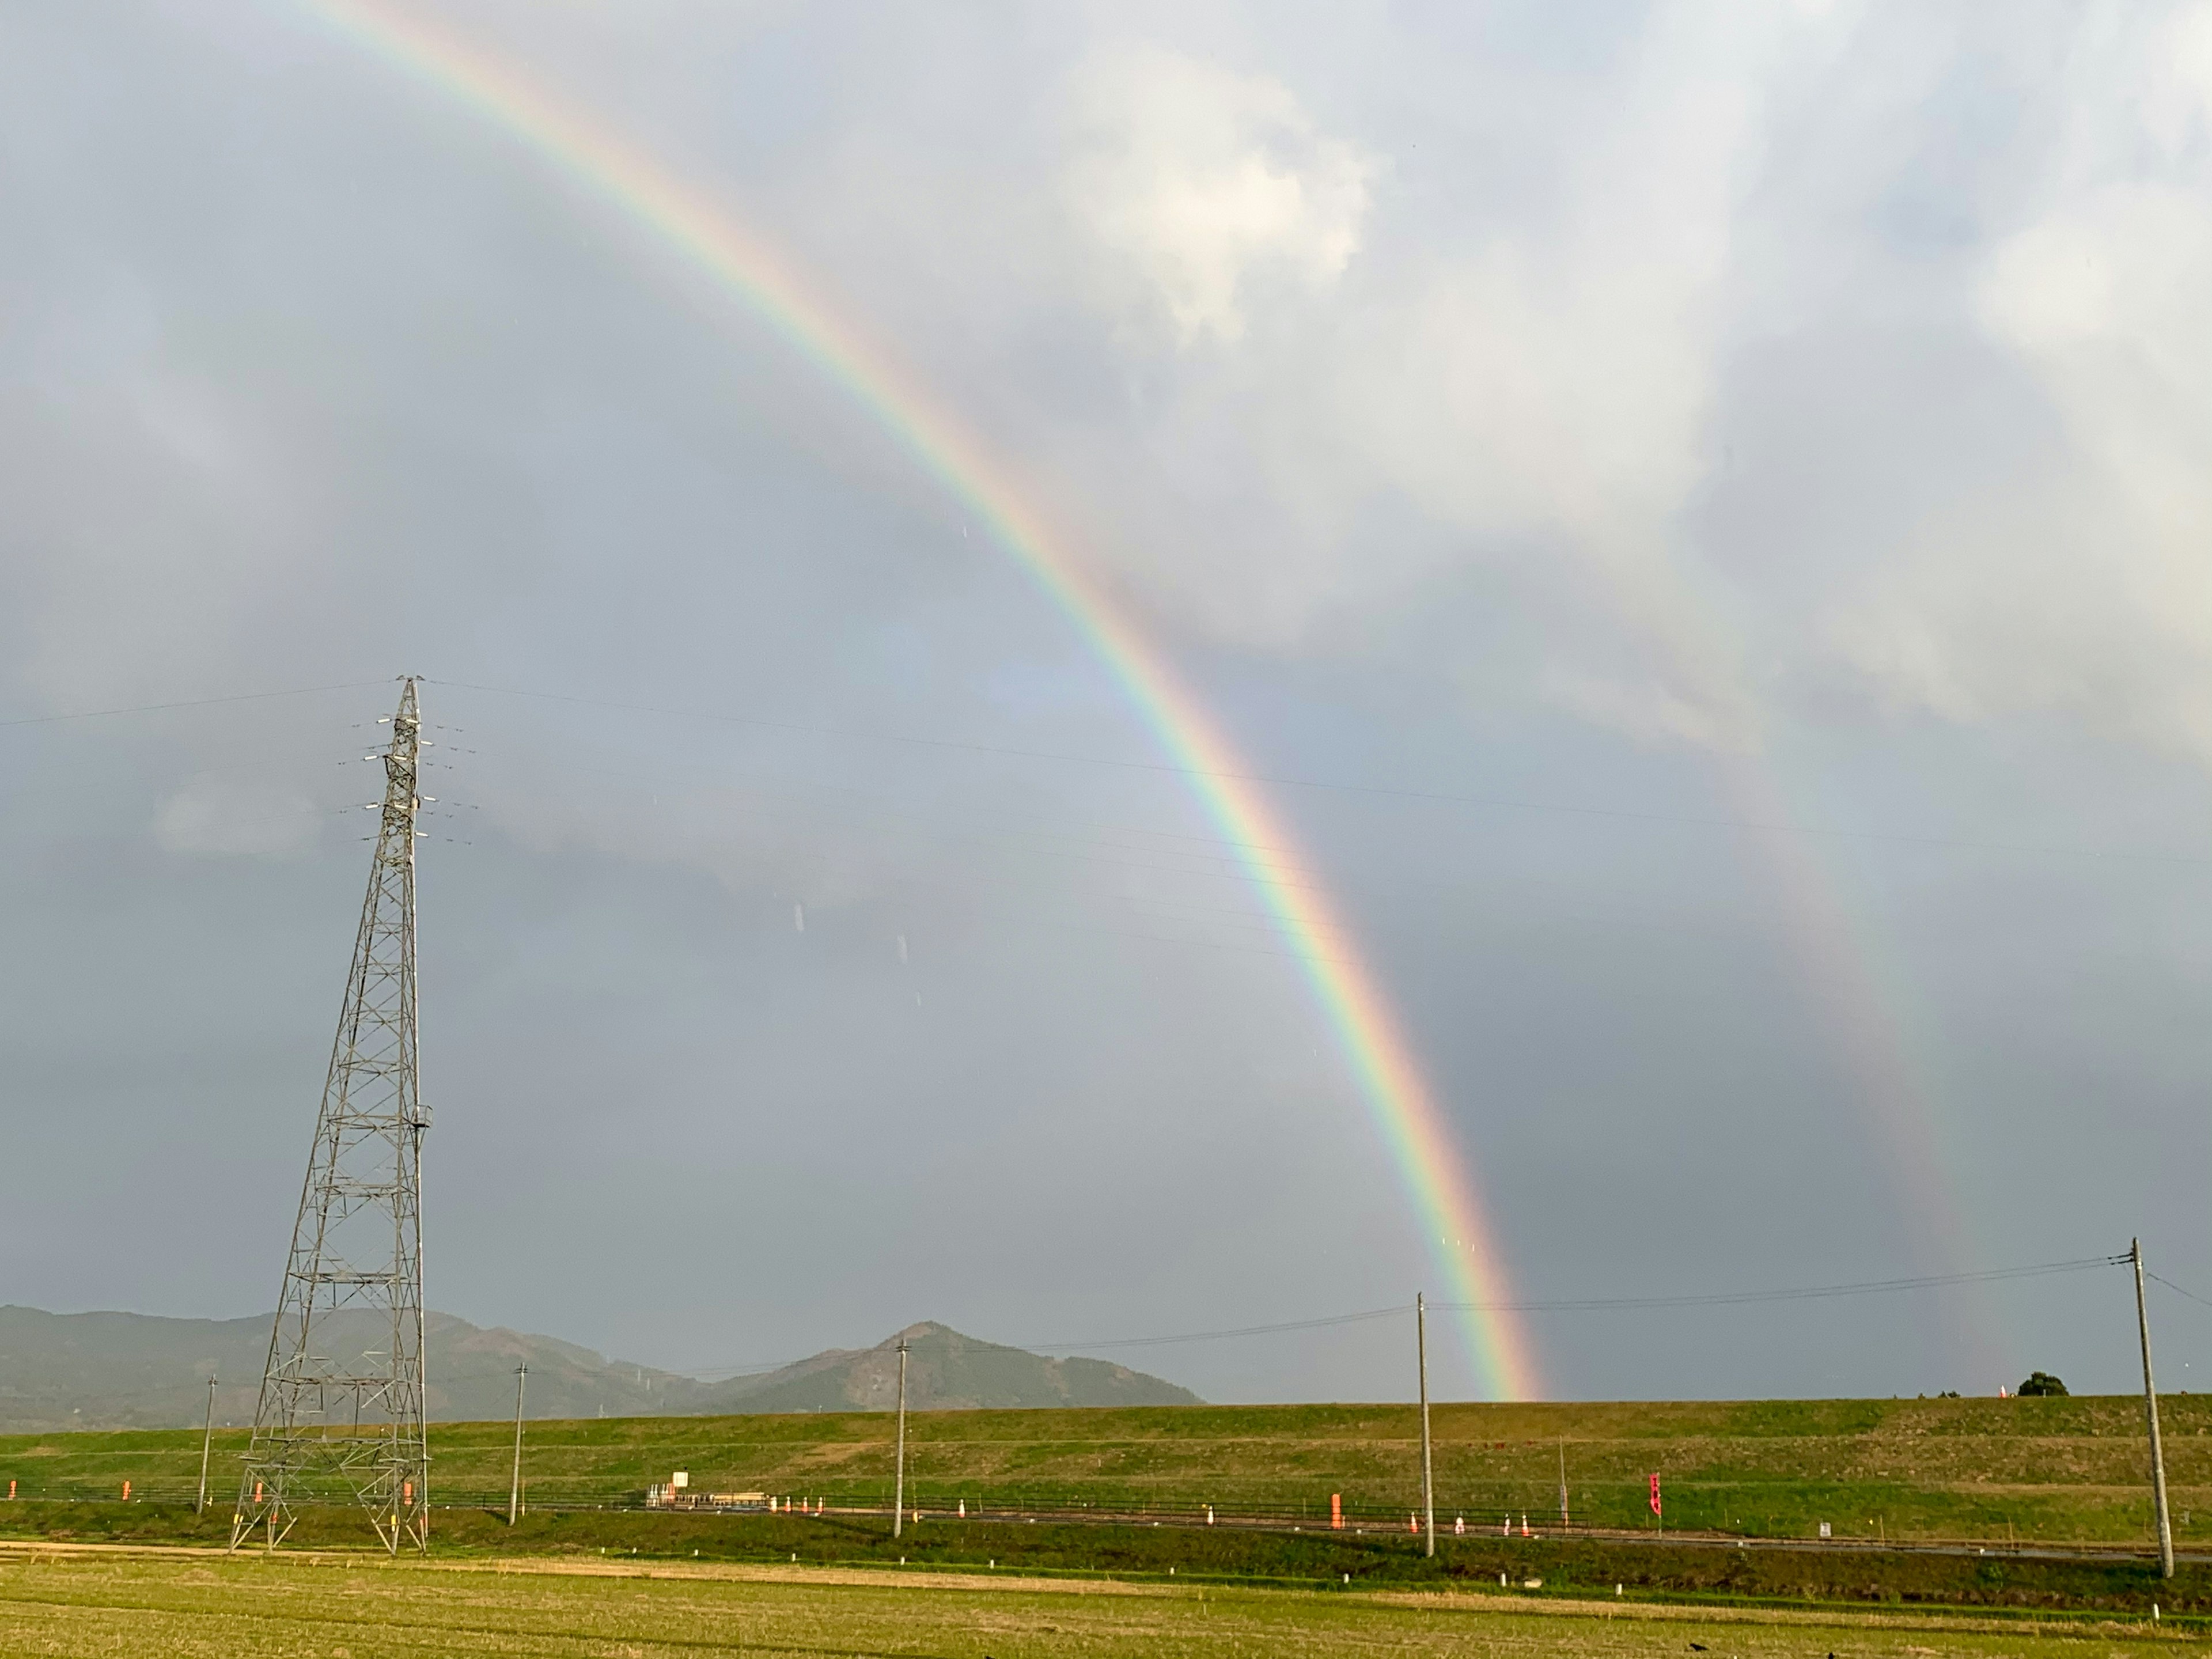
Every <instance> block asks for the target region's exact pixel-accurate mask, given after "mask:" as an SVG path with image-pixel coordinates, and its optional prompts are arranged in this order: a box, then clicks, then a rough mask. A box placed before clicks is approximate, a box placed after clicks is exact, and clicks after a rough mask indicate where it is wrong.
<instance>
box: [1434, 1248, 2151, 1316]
mask: <svg viewBox="0 0 2212 1659" xmlns="http://www.w3.org/2000/svg"><path fill="white" fill-rule="evenodd" d="M2132 1259H2133V1258H2131V1257H2129V1256H2125V1255H2093V1256H2083V1257H2081V1258H2080V1259H2079V1260H2077V1261H2045V1262H2040V1263H2038V1264H2037V1265H2035V1266H2033V1267H1991V1268H1989V1269H1986V1270H1984V1271H1983V1272H1980V1273H1928V1274H1923V1275H1922V1276H1921V1277H1919V1278H1916V1279H1867V1280H1863V1281H1862V1282H1860V1283H1857V1284H1853V1285H1810V1286H1807V1287H1804V1288H1801V1289H1797V1290H1788V1291H1720V1292H1717V1293H1714V1294H1711V1295H1704V1296H1619V1297H1585V1298H1582V1299H1577V1300H1561V1301H1547V1302H1439V1303H1437V1304H1435V1305H1437V1307H1439V1308H1450V1309H1453V1310H1455V1311H1457V1312H1460V1313H1603V1312H1608V1311H1611V1310H1615V1309H1620V1310H1629V1309H1635V1308H1722V1307H1734V1306H1737V1305H1740V1304H1744V1303H1752V1302H1812V1301H1819V1300H1823V1299H1825V1298H1826V1297H1838V1296H1876V1295H1881V1294H1883V1293H1885V1292H1888V1291H1929V1290H1936V1289H1939V1288H1941V1287H1942V1286H1944V1285H1988V1284H1993V1283H1996V1281H1998V1280H2001V1279H2041V1278H2046V1277H2048V1276H2050V1275H2051V1274H2054V1273H2087V1272H2089V1271H2090V1270H2091V1269H2093V1268H2097V1267H2125V1266H2126V1265H2127V1264H2128V1263H2129V1262H2130V1261H2131V1260H2132Z"/></svg>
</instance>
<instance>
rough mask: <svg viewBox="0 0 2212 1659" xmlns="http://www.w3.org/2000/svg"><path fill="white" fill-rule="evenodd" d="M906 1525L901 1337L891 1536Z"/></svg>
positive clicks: (903, 1352)
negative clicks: (896, 1451) (896, 1447)
mask: <svg viewBox="0 0 2212 1659" xmlns="http://www.w3.org/2000/svg"><path fill="white" fill-rule="evenodd" d="M905 1525H906V1339H905V1338H904V1337H901V1338H899V1407H898V1453H897V1467H896V1471H895V1472H894V1473H893V1474H892V1476H891V1536H892V1537H894V1538H896V1537H897V1536H898V1535H899V1534H900V1531H901V1530H902V1528H904V1527H905Z"/></svg>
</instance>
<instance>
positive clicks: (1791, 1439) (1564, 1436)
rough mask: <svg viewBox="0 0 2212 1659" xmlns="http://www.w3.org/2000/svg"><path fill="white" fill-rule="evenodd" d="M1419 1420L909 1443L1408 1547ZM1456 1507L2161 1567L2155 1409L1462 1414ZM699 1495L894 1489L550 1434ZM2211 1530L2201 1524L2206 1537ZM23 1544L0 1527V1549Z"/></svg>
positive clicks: (859, 1477)
mask: <svg viewBox="0 0 2212 1659" xmlns="http://www.w3.org/2000/svg"><path fill="white" fill-rule="evenodd" d="M2163 1411H2164V1415H2165V1421H2166V1444H2167V1468H2168V1477H2169V1480H2170V1481H2171V1483H2172V1490H2173V1494H2174V1495H2173V1508H2174V1515H2175V1521H2176V1523H2177V1533H2178V1537H2179V1541H2180V1542H2181V1544H2182V1546H2183V1547H2184V1548H2188V1547H2191V1546H2192V1545H2195V1544H2200V1543H2207V1542H2212V1433H2208V1431H2212V1406H2208V1404H2207V1402H2206V1401H2205V1399H2204V1397H2203V1396H2199V1395H2177V1396H2174V1397H2172V1398H2171V1399H2169V1400H2168V1401H2165V1402H2164V1403H2163ZM1418 1432H1419V1431H1418V1425H1417V1421H1416V1418H1415V1414H1414V1413H1413V1410H1412V1409H1411V1408H1410V1407H1401V1406H1280V1407H1212V1406H1196V1407H1142V1408H1130V1409H1113V1410H1090V1411H1009V1412H943V1413H918V1414H916V1415H915V1416H913V1417H912V1418H910V1419H909V1420H908V1458H909V1462H908V1491H909V1492H910V1493H911V1494H912V1501H914V1502H915V1503H917V1504H921V1506H922V1507H923V1508H924V1509H925V1510H938V1509H944V1510H949V1509H951V1508H953V1507H954V1506H955V1505H956V1504H957V1502H958V1501H960V1500H961V1499H963V1498H964V1499H966V1500H967V1501H968V1502H969V1504H971V1505H986V1506H990V1507H1001V1506H1009V1507H1010V1506H1017V1505H1024V1504H1034V1505H1055V1506H1056V1505H1077V1504H1091V1505H1095V1506H1097V1507H1100V1508H1105V1509H1123V1510H1142V1511H1146V1512H1149V1513H1152V1514H1158V1515H1162V1516H1176V1515H1182V1516H1194V1515H1196V1514H1197V1513H1198V1512H1199V1511H1200V1509H1201V1508H1202V1507H1203V1506H1204V1505H1206V1504H1213V1505H1215V1506H1217V1507H1218V1509H1219V1510H1222V1511H1223V1512H1224V1513H1225V1514H1266V1515H1272V1516H1281V1517H1284V1518H1285V1519H1288V1520H1291V1521H1294V1522H1295V1521H1300V1520H1303V1521H1304V1522H1308V1523H1310V1522H1316V1521H1318V1520H1320V1519H1321V1518H1322V1517H1323V1516H1326V1515H1327V1513H1328V1499H1329V1495H1330V1494H1331V1493H1332V1492H1341V1493H1342V1494H1343V1495H1344V1498H1345V1501H1346V1505H1347V1507H1348V1509H1349V1510H1351V1512H1352V1514H1353V1515H1354V1516H1357V1517H1360V1518H1361V1519H1363V1520H1364V1522H1366V1523H1367V1524H1370V1525H1379V1526H1384V1527H1388V1526H1391V1525H1402V1523H1403V1519H1404V1517H1405V1516H1406V1514H1407V1510H1409V1509H1410V1507H1411V1506H1412V1505H1413V1503H1414V1502H1415V1500H1416V1498H1417V1497H1418V1493H1419V1480H1418V1466H1419V1455H1418V1449H1419V1440H1418ZM1435 1432H1436V1437H1437V1456H1436V1468H1437V1504H1438V1510H1439V1514H1440V1516H1441V1517H1443V1519H1444V1520H1445V1522H1446V1523H1447V1524H1449V1521H1450V1519H1451V1518H1452V1517H1454V1516H1459V1515H1462V1514H1463V1515H1465V1516H1467V1518H1468V1523H1469V1525H1470V1527H1475V1528H1491V1529H1493V1530H1494V1529H1495V1528H1497V1526H1498V1523H1499V1521H1500V1519H1501V1518H1502V1517H1503V1516H1506V1515H1508V1514H1510V1515H1511V1516H1513V1517H1514V1518H1515V1521H1516V1526H1517V1523H1518V1521H1519V1517H1520V1516H1522V1514H1524V1513H1525V1514H1526V1515H1527V1516H1528V1517H1529V1520H1530V1522H1531V1523H1532V1524H1533V1525H1535V1526H1537V1527H1538V1528H1541V1527H1542V1526H1543V1525H1544V1523H1545V1522H1547V1520H1548V1519H1551V1518H1554V1517H1556V1516H1557V1513H1558V1504H1559V1498H1558V1488H1559V1455H1560V1449H1561V1447H1562V1445H1564V1447H1565V1457H1566V1467H1567V1476H1568V1487H1569V1492H1570V1497H1571V1505H1572V1510H1573V1516H1574V1519H1575V1520H1576V1521H1577V1522H1587V1523H1591V1524H1595V1525H1601V1526H1607V1527H1616V1528H1648V1527H1650V1525H1651V1524H1652V1518H1651V1516H1650V1510H1649V1509H1648V1508H1647V1507H1646V1504H1645V1501H1644V1499H1645V1493H1646V1490H1647V1488H1646V1482H1647V1480H1648V1477H1649V1476H1650V1474H1651V1473H1652V1472H1654V1471H1657V1472H1658V1473H1659V1474H1661V1476H1662V1480H1663V1482H1664V1489H1665V1494H1666V1506H1667V1524H1668V1527H1669V1528H1680V1529H1683V1530H1692V1529H1695V1530H1711V1531H1718V1532H1728V1533H1735V1534H1745V1535H1748V1536H1752V1537H1796V1538H1806V1537H1810V1536H1812V1535H1813V1534H1815V1533H1816V1532H1817V1530H1818V1528H1819V1524H1820V1522H1823V1521H1826V1522H1829V1524H1830V1526H1831V1528H1832V1532H1833V1534H1834V1535H1835V1536H1836V1537H1838V1538H1839V1539H1844V1538H1850V1539H1860V1538H1864V1539H1873V1538H1877V1537H1879V1538H1887V1539H1895V1540H1911V1539H1931V1538H1950V1539H1976V1540H1988V1541H2017V1542H2020V1543H2023V1544H2025V1543H2030V1542H2102V1543H2112V1544H2123V1543H2124V1544H2141V1543H2142V1542H2143V1541H2146V1540H2147V1539H2148V1535H2149V1534H2148V1500H2147V1497H2146V1480H2145V1474H2144V1457H2145V1453H2144V1443H2143V1436H2142V1408H2141V1406H2140V1403H2139V1402H2137V1401H2135V1400H2133V1399H2130V1398H2129V1397H2126V1396H2118V1397H2100V1398H2074V1399H2056V1400H2039V1399H2031V1400H1986V1399H1975V1400H1911V1401H1754V1402H1691V1403H1661V1404H1599V1405H1566V1404H1561V1405H1511V1406H1490V1405H1445V1406H1441V1407H1437V1410H1436V1412H1435ZM512 1434H513V1430H512V1428H511V1426H510V1425H501V1424H498V1423H477V1424H441V1425H434V1426H433V1428H432V1431H431V1451H432V1456H433V1460H434V1461H433V1465H432V1494H433V1497H434V1498H435V1499H436V1501H437V1502H439V1503H440V1504H495V1505H497V1506H500V1507H502V1508H503V1507H504V1504H505V1501H506V1496H507V1473H508V1457H509V1455H510V1449H511V1443H512ZM199 1440H200V1437H199V1435H198V1433H197V1431H190V1430H180V1431H121V1432H117V1433H111V1434H83V1435H46V1436H27V1437H6V1438H0V1483H4V1482H5V1481H6V1480H15V1481H16V1482H17V1483H18V1491H19V1495H20V1498H21V1499H26V1500H27V1499H31V1498H88V1499H111V1498H116V1497H117V1496H118V1495H119V1493H120V1491H121V1487H122V1483H123V1481H125V1480H130V1481H131V1482H132V1495H133V1497H134V1498H139V1499H147V1500H155V1501H173V1500H174V1499H176V1498H189V1497H190V1495H191V1492H192V1491H193V1489H194V1487H195V1486H196V1484H197V1478H198V1470H199V1450H200V1445H199ZM245 1441H246V1436H245V1434H244V1432H243V1431H219V1432H218V1433H217V1435H216V1455H215V1459H214V1466H215V1474H214V1475H213V1477H212V1480H211V1491H212V1492H213V1493H214V1496H215V1501H216V1507H218V1508H222V1509H224V1510H226V1512H227V1509H228V1500H229V1498H231V1496H232V1495H233V1494H234V1492H235V1481H236V1474H235V1471H236V1469H237V1468H238V1462H237V1460H238V1456H239V1454H240V1452H242V1451H243V1450H244V1449H245ZM674 1468H685V1469H687V1470H689V1472H690V1476H691V1481H692V1486H693V1487H694V1488H695V1489H697V1490H708V1491H738V1490H759V1491H766V1492H775V1493H780V1494H791V1495H794V1496H798V1497H801V1498H823V1499H825V1500H827V1501H828V1502H829V1504H832V1505H837V1504H854V1505H857V1504H883V1503H884V1502H886V1501H887V1498H888V1494H889V1491H890V1474H891V1471H890V1419H889V1418H888V1417H887V1416H886V1415H884V1414H881V1413H835V1414H830V1413H824V1414H822V1415H800V1416H776V1417H734V1418H680V1417H678V1418H629V1419H606V1420H591V1419H586V1420H583V1421H578V1422H562V1423H550V1422H549V1423H532V1424H531V1425H528V1431H527V1449H526V1477H527V1480H528V1483H529V1484H528V1491H529V1493H530V1496H531V1499H532V1503H533V1504H535V1505H536V1506H537V1507H538V1508H539V1509H540V1510H550V1509H552V1508H555V1507H561V1506H589V1505H617V1506H618V1505H623V1504H635V1503H636V1502H638V1501H639V1500H640V1499H641V1498H642V1496H643V1493H644V1490H645V1488H646V1486H647V1484H648V1483H650V1482H653V1481H655V1480H665V1479H666V1478H667V1475H668V1474H669V1472H670V1471H671V1469H674ZM2200 1513H2201V1514H2202V1515H2203V1516H2204V1519H2203V1520H2202V1521H2200V1520H2199V1519H2198V1518H2197V1517H2198V1516H2199V1514H2200ZM6 1524H7V1522H6V1521H5V1519H4V1516H0V1526H5V1525H6Z"/></svg>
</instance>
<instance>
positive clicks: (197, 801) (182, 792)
mask: <svg viewBox="0 0 2212 1659" xmlns="http://www.w3.org/2000/svg"><path fill="white" fill-rule="evenodd" d="M317 817H318V815H317V812H316V811H315V805H314V803H313V801H311V800H309V799H307V797H306V796H304V795H302V794H301V793H298V792H297V791H295V790H291V789H286V788H283V787H272V786H270V785H265V784H255V783H240V782H234V781H230V780H228V779H226V778H224V777H223V776H222V775H219V774H215V773H202V774H200V775H198V776H197V777H194V778H192V779H191V781H188V782H187V783H186V784H185V786H184V787H182V788H181V789H179V790H178V791H177V792H176V793H174V794H173V795H171V796H170V797H169V798H168V799H167V800H165V801H163V802H162V803H161V807H160V809H159V810H158V811H156V812H155V815H154V838H155V840H156V841H158V842H160V843H161V845H162V846H163V847H164V848H167V849H168V850H169V851H170V852H172V853H187V854H213V855H217V856H236V855H240V854H285V853H299V852H304V851H306V850H307V848H308V847H310V846H311V845H313V842H314V839H315V830H316V828H317Z"/></svg>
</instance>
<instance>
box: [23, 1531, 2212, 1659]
mask: <svg viewBox="0 0 2212 1659" xmlns="http://www.w3.org/2000/svg"><path fill="white" fill-rule="evenodd" d="M1692 1644H1698V1646H1699V1647H1702V1648H1703V1649H1704V1650H1705V1651H1707V1652H1708V1653H1710V1654H1711V1655H1712V1656H1713V1659H1723V1656H1729V1659H1763V1656H1767V1655H1784V1654H1787V1655H1793V1656H1796V1655H1807V1654H1810V1655H1814V1656H1816V1659H1817V1656H1819V1655H1821V1654H1826V1653H1831V1652H1832V1653H1835V1654H1838V1655H1849V1656H1852V1659H1862V1656H1899V1659H1903V1656H1914V1659H1924V1656H1930V1655H1960V1656H1966V1655H1974V1656H1998V1655H2018V1656H2037V1655H2045V1654H2048V1655H2051V1656H2054V1659H2055V1656H2060V1655H2066V1656H2074V1655H2079V1656H2083V1659H2087V1656H2098V1659H2102V1656H2106V1655H2118V1654H2137V1653H2149V1652H2153V1651H2170V1650H2172V1648H2174V1647H2175V1646H2177V1645H2186V1646H2195V1645H2197V1643H2196V1642H2194V1641H2193V1640H2192V1639H2191V1638H2185V1637H2181V1636H2179V1635H2176V1634H2172V1633H2162V1632H2153V1631H2150V1630H2148V1629H2144V1628H2141V1627H2136V1626H2068V1627H2052V1626H2044V1627H2035V1626H2026V1625H1998V1624H1993V1623H1990V1622H1989V1621H1986V1620H1972V1619H1967V1618H1960V1617H1956V1616H1933V1617H1926V1618H1921V1617H1916V1616H1913V1615H1910V1614H1903V1615H1900V1614H1881V1615H1871V1616H1852V1615H1849V1614H1829V1613H1752V1612H1747V1613H1725V1614H1723V1613H1706V1612H1702V1611H1696V1610H1691V1609H1684V1608H1651V1607H1636V1606H1633V1605H1629V1606H1625V1607H1624V1606H1614V1605H1612V1604H1609V1603H1606V1602H1602V1601H1601V1602H1594V1603H1592V1602H1584V1603H1573V1602H1554V1603H1549V1604H1541V1603H1537V1602H1534V1601H1505V1600H1503V1599H1493V1598H1474V1597H1453V1596H1411V1595H1316V1594H1310V1593H1291V1592H1280V1591H1276V1592H1268V1591H1255V1590H1230V1591H1224V1590H1220V1589H1212V1588H1207V1589H1188V1590H1186V1589H1176V1588H1172V1587H1160V1586H1155V1585H1127V1584H1097V1583H1088V1584H1073V1583H1049V1582H1039V1581H1026V1580H1018V1579H1006V1580H999V1579H994V1578H991V1577H985V1576H981V1575H973V1574H969V1575H961V1576H957V1577H956V1576H951V1575H944V1576H939V1575H929V1576H912V1577H908V1576H902V1575H898V1574H896V1573H890V1572H881V1571H851V1570H846V1571H806V1570H804V1569H800V1570H781V1569H763V1568H742V1567H699V1568H690V1567H678V1566H655V1567H652V1568H629V1569H624V1568H617V1567H611V1566H607V1565H600V1564H596V1563H592V1564H566V1565H563V1564H557V1563H551V1562H547V1561H544V1560H538V1559H532V1560H526V1561H515V1562H505V1563H491V1564H475V1565H468V1566H460V1565H454V1564H432V1565H423V1564H416V1563H401V1564H397V1565H394V1564H391V1563H388V1562H386V1561H383V1560H382V1559H378V1558H365V1557H345V1556H339V1555H325V1556H322V1557H319V1558H304V1559H301V1558H294V1559H286V1558H283V1557H279V1558H276V1559H273V1560H270V1559H251V1558H239V1559H234V1558H224V1557H212V1556H207V1555H200V1554H191V1553H154V1552H93V1551H70V1550H57V1549H49V1548H34V1549H26V1550H16V1551H10V1552H9V1553H7V1554H6V1555H5V1556H3V1557H0V1659H14V1656H18V1655H33V1654H35V1655H41V1656H83V1659H94V1656H99V1659H110V1656H123V1655H130V1656H138V1655H145V1654H172V1655H178V1656H186V1659H196V1656H202V1655H205V1656H209V1659H215V1656H224V1659H264V1656H278V1655H282V1656H295V1655H309V1654H312V1655H317V1656H324V1659H387V1656H395V1659H396V1656H417V1655H420V1656H431V1655H437V1656H446V1655H453V1654H491V1655H512V1656H518V1659H526V1656H527V1659H534V1656H562V1659H568V1656H577V1659H663V1656H675V1655H679V1654H683V1655H696V1654H700V1653H755V1654H763V1655H765V1654H781V1655H848V1654H849V1655H902V1656H905V1655H912V1656H943V1659H1048V1656H1060V1655H1077V1654H1080V1655H1092V1656H1103V1659H1111V1656H1136V1655H1148V1656H1149V1655H1164V1654H1165V1655H1177V1656H1189V1659H1231V1656H1240V1659H1255V1656H1285V1659H1304V1656H1320V1655H1324V1654H1327V1655H1350V1656H1369V1655H1372V1656H1378V1659H1379V1656H1384V1655H1388V1656H1392V1659H1425V1656H1430V1655H1436V1656H1445V1655H1453V1656H1473V1655H1491V1654H1500V1655H1504V1654H1514V1655H1518V1654H1532V1655H1534V1654H1542V1655H1570V1654H1571V1655H1583V1654H1592V1655H1607V1654H1643V1653H1654V1654H1657V1653H1665V1654H1688V1653H1690V1652H1692V1651H1693V1650H1694V1649H1693V1647H1692Z"/></svg>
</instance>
